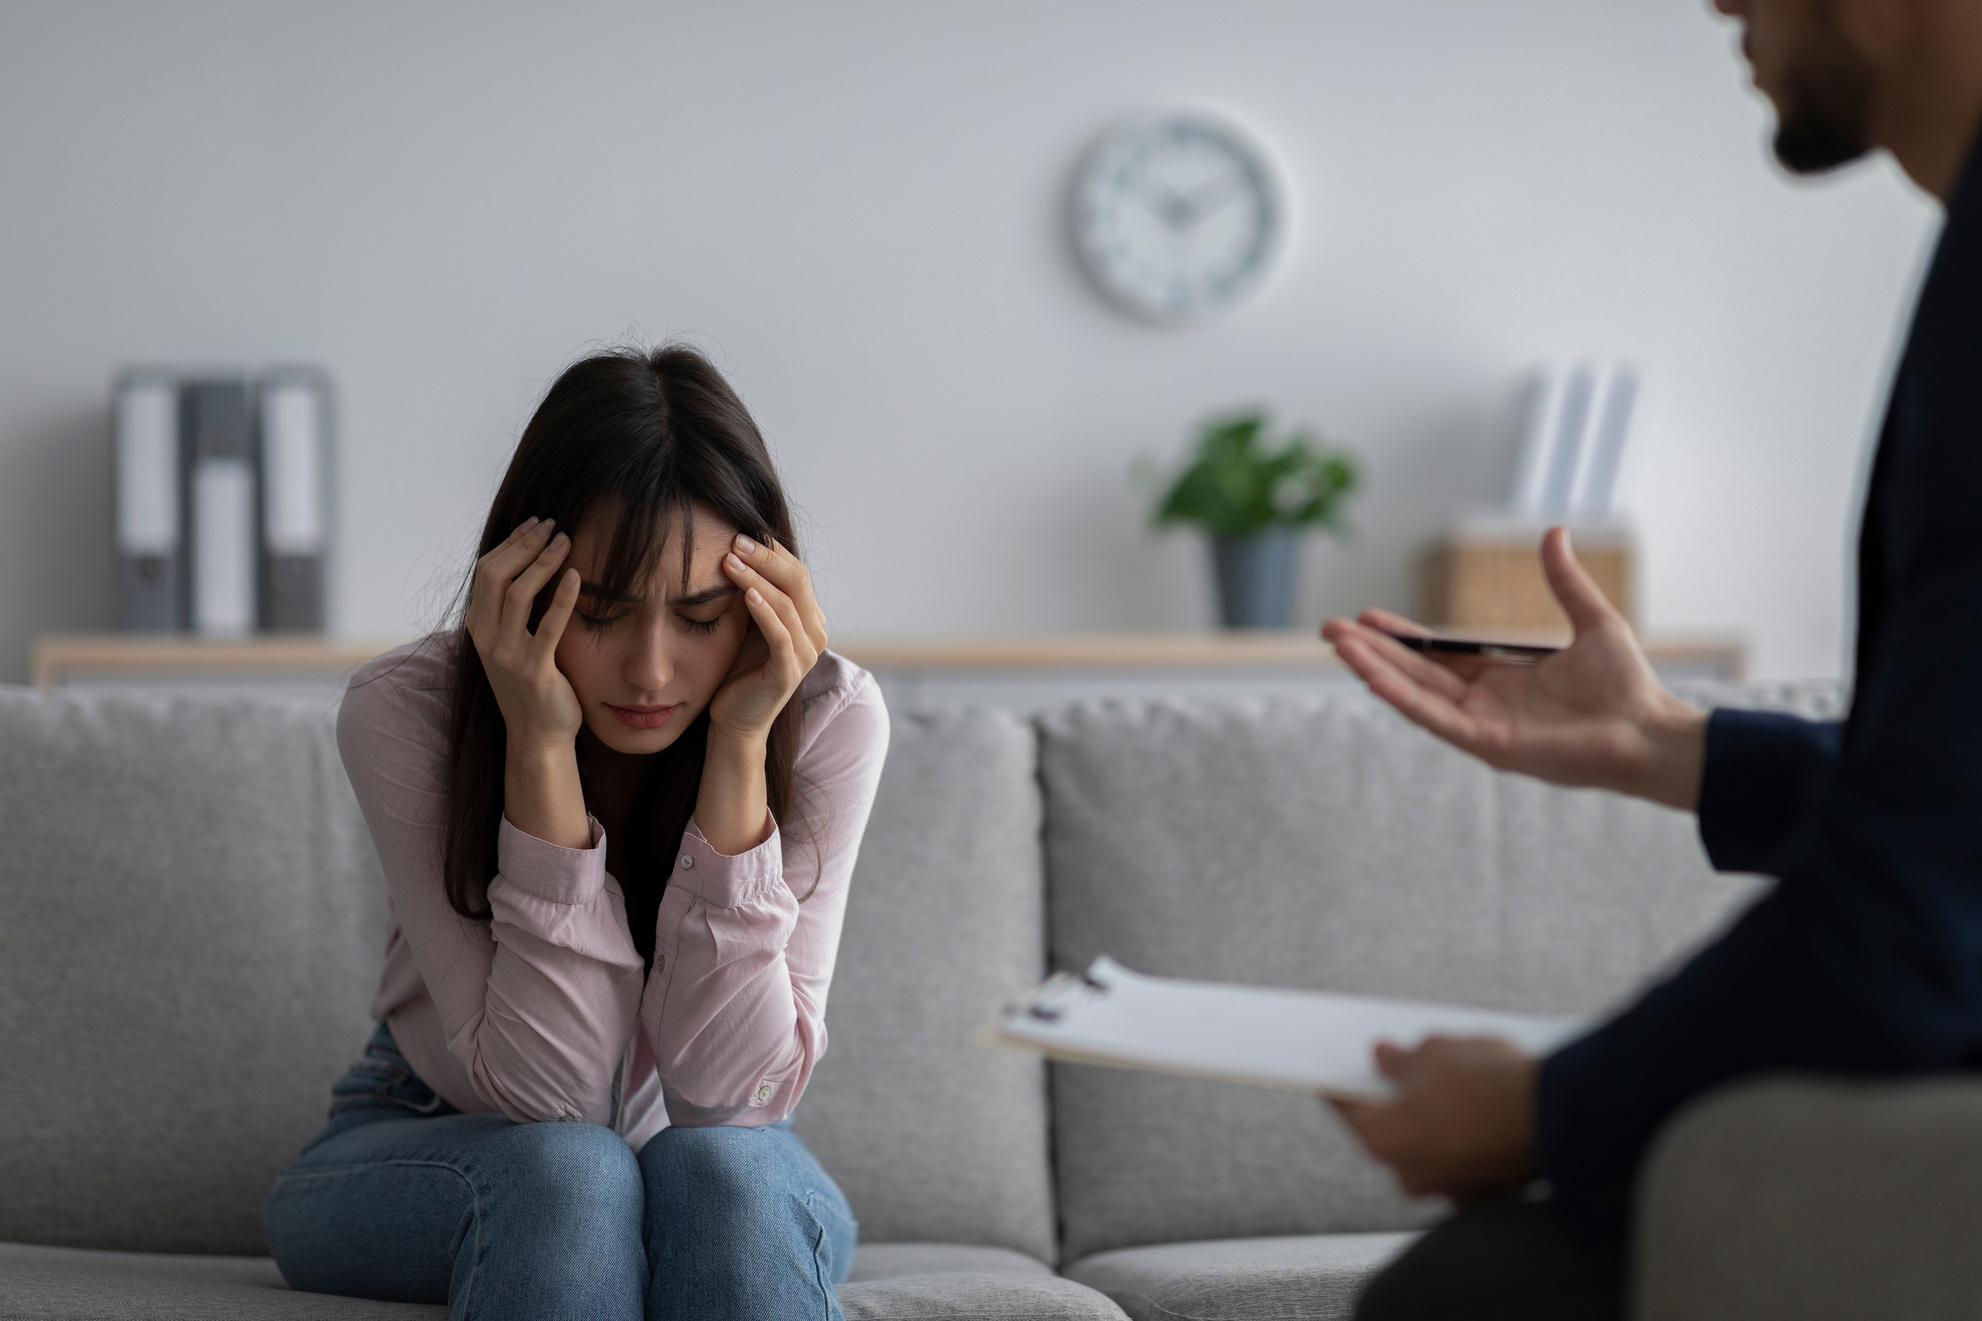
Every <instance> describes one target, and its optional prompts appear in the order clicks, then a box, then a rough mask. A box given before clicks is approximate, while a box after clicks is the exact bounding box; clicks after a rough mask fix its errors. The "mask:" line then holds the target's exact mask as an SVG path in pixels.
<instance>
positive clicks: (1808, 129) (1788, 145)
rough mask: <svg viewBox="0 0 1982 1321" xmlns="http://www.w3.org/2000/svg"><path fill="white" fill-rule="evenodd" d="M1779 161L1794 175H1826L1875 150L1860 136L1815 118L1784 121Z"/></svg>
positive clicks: (1780, 130) (1778, 143)
mask: <svg viewBox="0 0 1982 1321" xmlns="http://www.w3.org/2000/svg"><path fill="white" fill-rule="evenodd" d="M1773 145H1774V149H1775V155H1776V160H1778V161H1780V162H1781V163H1782V167H1783V168H1784V169H1785V170H1788V171H1789V172H1790V173H1791V174H1803V175H1810V174H1824V173H1827V172H1829V171H1831V170H1835V169H1837V168H1838V167H1839V166H1841V165H1849V164H1851V162H1853V161H1855V160H1858V159H1859V158H1860V157H1862V156H1864V155H1865V154H1866V153H1867V152H1869V151H1871V150H1872V147H1871V144H1870V143H1868V142H1866V141H1865V140H1864V139H1863V138H1862V137H1860V136H1859V135H1858V134H1855V133H1850V132H1847V131H1845V130H1842V129H1839V128H1838V127H1836V126H1835V125H1833V124H1830V123H1828V122H1827V121H1825V120H1822V119H1819V118H1817V117H1816V116H1812V115H1800V116H1797V117H1796V118H1794V119H1785V120H1783V121H1782V123H1781V124H1780V125H1778V126H1777V128H1776V137H1775V143H1774V144H1773Z"/></svg>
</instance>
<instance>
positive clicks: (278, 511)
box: [261, 369, 330, 632]
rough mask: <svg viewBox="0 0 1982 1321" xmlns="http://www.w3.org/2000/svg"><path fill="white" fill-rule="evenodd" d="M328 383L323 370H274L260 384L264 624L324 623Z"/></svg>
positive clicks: (307, 627)
mask: <svg viewBox="0 0 1982 1321" xmlns="http://www.w3.org/2000/svg"><path fill="white" fill-rule="evenodd" d="M329 394H330V391H329V383H328V382H327V381H326V380H325V379H324V377H323V376H322V375H321V374H319V373H316V372H312V371H307V370H301V369H290V370H284V371H279V372H274V373H271V374H270V375H269V376H268V377H267V378H265V379H264V380H263V382H262V386H261V461H262V560H261V569H262V599H261V625H262V627H263V628H264V629H272V630H276V631H282V632H294V631H302V632H318V631H321V630H322V629H323V627H324V561H325V558H326V556H325V551H326V547H327V543H328V524H329V518H330V510H329V507H328V506H329V502H328V501H327V500H326V499H325V493H326V491H327V490H328V488H329V475H328V464H329V458H330V453H329V444H328V441H329V434H328V433H329V421H330V417H329V414H330V400H329Z"/></svg>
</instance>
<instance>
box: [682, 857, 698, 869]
mask: <svg viewBox="0 0 1982 1321" xmlns="http://www.w3.org/2000/svg"><path fill="white" fill-rule="evenodd" d="M681 869H682V870H683V871H694V870H695V859H694V858H693V857H691V856H689V855H688V854H686V853H684V854H682V855H681Z"/></svg>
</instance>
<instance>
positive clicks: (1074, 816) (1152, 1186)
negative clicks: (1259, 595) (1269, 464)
mask: <svg viewBox="0 0 1982 1321" xmlns="http://www.w3.org/2000/svg"><path fill="white" fill-rule="evenodd" d="M1040 727H1041V735H1042V743H1041V752H1040V756H1041V776H1042V779H1043V781H1044V784H1045V789H1046V847H1047V867H1048V874H1049V876H1050V877H1051V895H1050V904H1051V909H1050V922H1051V945H1052V957H1053V962H1054V964H1055V966H1057V967H1062V968H1077V967H1082V966H1085V965H1086V964H1087V963H1088V962H1089V961H1090V960H1092V959H1093V958H1094V957H1095V956H1096V955H1097V954H1102V953H1107V954H1110V955H1112V956H1114V957H1115V958H1117V959H1119V960H1120V961H1121V962H1122V963H1124V964H1126V965H1127V966H1129V967H1131V968H1133V969H1136V970H1137V971H1140V972H1148V973H1154V974H1160V975H1168V976H1179V977H1193V978H1205V979H1210V980H1219V981H1230V982H1243V983H1254V984H1263V985H1275V986H1304V987H1312V988H1315V989H1321V990H1334V991H1349V992H1361V993H1366V994H1373V995H1391V996H1404V997H1410V998H1417V999H1432V1000H1443V1001H1452V1002H1455V1003H1462V1004H1476V1005H1485V1006H1491V1007H1496V1008H1505V1009H1513V1010H1523V1011H1532V1012H1594V1011H1597V1010H1599V1009H1601V1008H1602V1007H1603V1006H1605V1005H1607V1004H1610V1003H1612V1002H1614V1001H1616V1000H1617V999H1618V998H1620V997H1622V996H1624V995H1625V994H1627V993H1628V992H1629V991H1630V990H1631V989H1632V987H1633V986H1634V985H1635V984H1637V982H1638V981H1639V980H1640V979H1641V978H1642V977H1643V976H1644V975H1645V974H1646V973H1647V972H1648V971H1649V970H1651V969H1653V968H1655V967H1657V966H1658V965H1660V964H1661V963H1663V962H1665V961H1666V960H1668V959H1670V958H1672V957H1673V956H1674V954H1675V953H1676V952H1677V951H1679V950H1681V949H1682V948H1684V947H1686V946H1687V945H1689V944H1691V943H1692V942H1695V941H1697V940H1699V939H1700V938H1701V937H1702V936H1703V935H1704V934H1705V933H1706V932H1707V931H1708V930H1710V929H1711V928H1712V927H1713V926H1714V925H1715V924H1716V923H1718V922H1720V921H1722V920H1724V919H1725V917H1726V915H1727V914H1728V913H1729V911H1730V909H1732V908H1733V907H1735V906H1736V905H1738V904H1740V903H1741V902H1742V901H1743V900H1744V898H1745V897H1747V896H1748V895H1749V894H1751V893H1752V890H1753V886H1752V884H1751V883H1748V882H1744V881H1740V880H1730V879H1729V878H1725V877H1719V876H1716V875H1714V874H1713V873H1712V872H1711V871H1710V870H1709V869H1708V867H1707V864H1706V861H1705V858H1704V857H1703V855H1702V853H1701V851H1700V847H1699V844H1698V843H1697V841H1696V839H1695V836H1694V831H1693V826H1692V821H1691V819H1690V818H1689V817H1686V816H1684V815H1682V814H1680V813H1677V812H1670V811H1666V810H1664V809H1662V808H1658V807H1654V806H1651V805H1649V804H1645V803H1642V802H1635V801H1627V800H1624V799H1620V798H1616V797H1613V796H1611V795H1607V794H1600V793H1593V792H1575V793H1572V792H1566V791H1563V790H1557V789H1551V788H1547V787H1545V786H1543V785H1540V784H1537V783H1534V782H1532V781H1526V780H1519V779H1516V778H1514V777H1510V776H1502V775H1497V774H1495V773H1494V772H1492V771H1490V770H1488V769H1487V768H1485V767H1484V766H1483V765H1481V764H1480V763H1478V762H1476V761H1473V760H1471V759H1470V758H1467V757H1464V756H1462V755H1461V754H1459V753H1457V752H1454V751H1452V750H1451V749H1449V748H1447V747H1445V746H1444V745H1442V744H1440V743H1438V742H1437V741H1435V740H1434V739H1432V738H1431V737H1430V736H1429V735H1427V734H1424V733H1423V732H1421V731H1419V730H1417V729H1415V728H1413V727H1411V726H1410V725H1408V724H1406V723H1405V722H1404V721H1403V720H1402V719H1401V718H1400V717H1398V716H1396V715H1395V714H1393V713H1391V712H1390V711H1388V710H1387V709H1384V708H1381V707H1379V706H1377V705H1376V704H1375V703H1373V702H1371V701H1368V700H1367V699H1362V698H1337V699H1315V700H1294V699H1288V700H1274V701H1265V702H1240V703H1229V704H1215V705H1214V704H1201V703H1192V702H1182V701H1170V702H1136V703H1087V704H1082V705H1079V706H1074V707H1070V708H1066V709H1064V710H1061V711H1058V712H1054V713H1050V714H1048V715H1047V716H1045V717H1043V718H1042V720H1041V722H1040ZM1053 1087H1054V1105H1055V1138H1056V1151H1057V1153H1058V1169H1059V1196H1060V1210H1061V1220H1062V1225H1063V1227H1064V1234H1065V1239H1064V1243H1063V1251H1064V1252H1065V1254H1066V1256H1067V1257H1068V1258H1077V1257H1083V1256H1086V1255H1088V1254H1090V1253H1094V1252H1101V1251H1105V1250H1107V1249H1110V1248H1116V1247H1124V1246H1128V1245H1132V1244H1145V1243H1163V1242H1170V1241H1177V1240H1185V1239H1203V1238H1224V1237H1256V1236H1263V1235H1280V1234H1304V1233H1305V1234H1312V1233H1322V1232H1329V1231H1343V1230H1351V1231H1371V1230H1394V1229H1406V1228H1411V1227H1413V1226H1416V1225H1420V1224H1422V1223H1424V1222H1425V1220H1426V1219H1427V1217H1428V1216H1430V1215H1432V1214H1435V1213H1436V1210H1437V1207H1436V1206H1434V1205H1426V1204H1417V1205H1413V1204H1411V1203H1408V1202H1407V1201H1406V1200H1405V1199H1403V1198H1402V1197H1401V1196H1400V1195H1399V1194H1398V1193H1397V1192H1396V1191H1395V1189H1394V1185H1393V1182H1392V1180H1391V1179H1390V1177H1389V1176H1388V1174H1387V1173H1385V1172H1384V1171H1382V1170H1381V1169H1379V1168H1378V1167H1376V1166H1375V1165H1373V1164H1372V1163H1371V1162H1370V1161H1369V1160H1367V1159H1366V1158H1365V1157H1364V1156H1363V1155H1362V1153H1361V1152H1360V1151H1359V1150H1358V1149H1357V1147H1356V1146H1355V1144H1354V1142H1353V1141H1352V1140H1351V1139H1350V1138H1349V1137H1348V1135H1347V1134H1346V1133H1345V1132H1344V1130H1343V1129H1342V1128H1341V1127H1340V1126H1339V1125H1338V1124H1337V1123H1336V1122H1335V1121H1334V1119H1333V1118H1332V1116H1331V1115H1330V1114H1329V1113H1328V1112H1327V1111H1326V1110H1325V1108H1324V1107H1323V1106H1322V1105H1321V1104H1320V1103H1319V1102H1318V1101H1316V1100H1315V1099H1314V1098H1312V1097H1309V1096H1305V1095H1302V1094H1300V1093H1294V1092H1275V1091H1267V1090H1264V1089H1259V1088H1252V1087H1243V1086H1237V1085H1232V1084H1222V1083H1216V1082H1208V1081H1203V1080H1196V1079H1186V1078H1170V1077H1163V1076H1159V1075H1155V1074H1146V1073H1131V1072H1122V1071H1114V1070H1105V1069H1098V1068H1090V1067H1083V1066H1055V1068H1054V1070H1053Z"/></svg>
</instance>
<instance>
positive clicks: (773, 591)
mask: <svg viewBox="0 0 1982 1321" xmlns="http://www.w3.org/2000/svg"><path fill="white" fill-rule="evenodd" d="M723 566H724V567H725V568H726V569H728V570H729V575H730V577H731V578H732V579H734V580H735V581H736V583H737V585H738V586H740V587H744V588H748V589H750V590H753V591H756V592H758V593H759V594H760V595H762V596H763V598H764V600H765V602H766V603H767V604H768V605H769V606H770V607H771V610H772V611H773V613H775V614H776V615H777V616H778V619H779V621H780V622H781V623H782V624H783V625H784V626H785V632H786V634H787V635H788V636H789V637H790V638H791V639H792V641H793V656H794V658H795V659H796V660H797V661H798V663H799V664H800V665H802V666H804V667H805V668H808V669H809V668H810V667H811V663H812V662H813V661H815V660H817V659H818V658H819V655H818V649H817V648H816V647H813V646H812V645H811V643H812V637H811V633H810V631H809V630H808V629H807V628H806V627H805V621H804V619H803V618H802V617H801V616H800V614H799V611H798V606H797V605H796V604H795V603H794V602H793V601H792V599H791V598H790V597H789V596H787V595H785V594H784V592H782V591H780V590H779V589H778V587H777V585H776V584H775V583H773V582H771V581H770V580H769V579H768V578H766V577H765V576H764V575H763V574H761V573H758V572H757V571H756V570H755V569H753V568H751V567H750V566H749V565H748V564H745V563H744V562H743V561H742V560H741V559H738V558H737V557H736V556H735V555H729V556H725V557H724V560H723ZM801 638H802V639H804V641H805V644H806V646H807V648H808V650H809V651H810V654H809V655H803V656H801V655H799V654H798V652H797V643H798V640H799V639H801Z"/></svg>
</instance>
